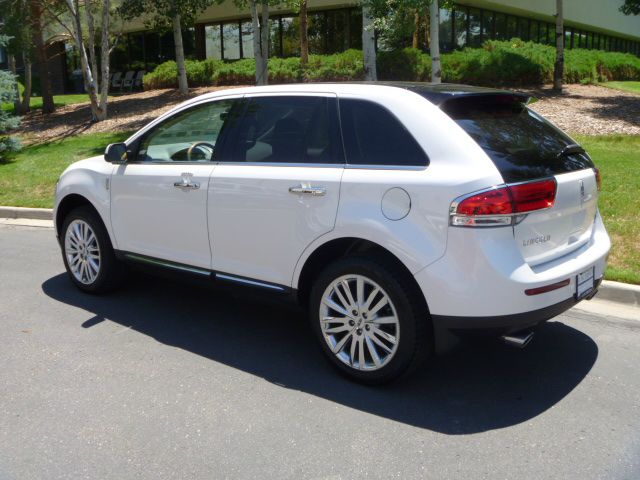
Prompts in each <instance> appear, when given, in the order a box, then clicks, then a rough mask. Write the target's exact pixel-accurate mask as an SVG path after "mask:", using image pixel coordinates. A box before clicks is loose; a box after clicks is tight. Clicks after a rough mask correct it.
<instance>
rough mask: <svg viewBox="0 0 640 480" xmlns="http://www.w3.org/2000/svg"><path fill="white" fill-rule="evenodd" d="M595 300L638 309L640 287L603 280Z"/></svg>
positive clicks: (639, 305) (639, 304)
mask: <svg viewBox="0 0 640 480" xmlns="http://www.w3.org/2000/svg"><path fill="white" fill-rule="evenodd" d="M596 298H599V299H600V300H607V301H609V302H615V303H622V304H625V305H630V306H635V307H640V285H630V284H628V283H620V282H612V281H610V280H604V281H603V282H602V284H601V285H600V288H599V289H598V294H597V295H596Z"/></svg>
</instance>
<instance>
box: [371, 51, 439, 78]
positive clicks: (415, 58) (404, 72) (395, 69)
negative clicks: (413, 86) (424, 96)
mask: <svg viewBox="0 0 640 480" xmlns="http://www.w3.org/2000/svg"><path fill="white" fill-rule="evenodd" d="M377 68H378V78H379V79H380V80H406V81H412V82H425V81H429V79H430V77H431V57H429V56H428V55H425V54H424V53H423V52H422V51H421V50H418V49H417V48H404V49H402V50H395V51H391V52H379V53H378V58H377Z"/></svg>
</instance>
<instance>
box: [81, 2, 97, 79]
mask: <svg viewBox="0 0 640 480" xmlns="http://www.w3.org/2000/svg"><path fill="white" fill-rule="evenodd" d="M92 3H93V2H92V1H91V0H85V2H84V8H85V12H86V17H87V30H88V33H89V34H88V35H87V50H89V63H90V64H91V75H92V76H93V78H95V79H96V81H98V60H97V59H96V27H95V23H94V21H93V5H92Z"/></svg>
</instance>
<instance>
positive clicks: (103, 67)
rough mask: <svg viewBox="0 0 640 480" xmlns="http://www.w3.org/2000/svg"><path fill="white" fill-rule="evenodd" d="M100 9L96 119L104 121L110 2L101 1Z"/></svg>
mask: <svg viewBox="0 0 640 480" xmlns="http://www.w3.org/2000/svg"><path fill="white" fill-rule="evenodd" d="M103 1H104V5H103V7H102V38H101V39H100V43H101V45H100V48H101V50H100V82H101V83H100V99H99V101H98V118H99V119H100V120H105V119H106V118H107V102H108V100H109V77H110V75H109V57H110V55H111V50H110V46H109V30H110V27H111V25H110V21H111V14H110V12H109V10H110V7H111V5H110V3H111V2H110V0H103Z"/></svg>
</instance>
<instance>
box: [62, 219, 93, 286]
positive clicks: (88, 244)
mask: <svg viewBox="0 0 640 480" xmlns="http://www.w3.org/2000/svg"><path fill="white" fill-rule="evenodd" d="M64 253H65V255H66V256H67V264H68V265H69V269H70V270H71V273H73V276H74V277H75V278H76V280H78V281H79V282H80V283H83V284H85V285H90V284H92V283H93V282H94V281H95V280H96V278H97V277H98V274H99V273H100V245H99V244H98V239H97V238H96V235H95V232H94V231H93V229H92V228H91V226H89V224H88V223H87V222H85V221H84V220H74V221H73V222H71V223H70V224H69V226H68V227H67V231H66V233H65V236H64Z"/></svg>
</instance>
